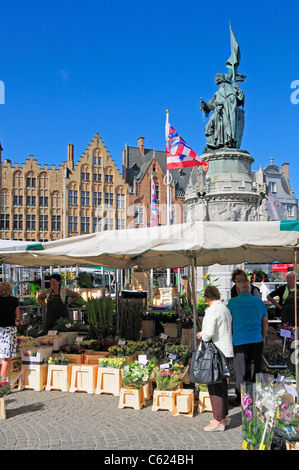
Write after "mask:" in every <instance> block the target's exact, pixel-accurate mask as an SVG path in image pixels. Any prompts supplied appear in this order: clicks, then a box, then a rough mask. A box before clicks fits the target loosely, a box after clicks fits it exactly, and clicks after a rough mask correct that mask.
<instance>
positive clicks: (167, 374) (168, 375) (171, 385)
mask: <svg viewBox="0 0 299 470" xmlns="http://www.w3.org/2000/svg"><path fill="white" fill-rule="evenodd" d="M184 373H185V368H184V365H183V364H181V363H178V364H173V366H172V368H171V369H163V368H162V369H161V368H160V369H159V370H158V371H157V373H156V375H155V380H156V383H157V390H166V391H167V390H175V389H177V388H178V386H179V384H180V383H181V382H182V380H183V378H184Z"/></svg>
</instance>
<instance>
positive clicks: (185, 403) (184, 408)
mask: <svg viewBox="0 0 299 470" xmlns="http://www.w3.org/2000/svg"><path fill="white" fill-rule="evenodd" d="M193 413H194V390H188V389H180V390H175V391H174V393H173V405H172V415H173V416H187V417H190V418H192V417H193Z"/></svg>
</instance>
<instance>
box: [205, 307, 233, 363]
mask: <svg viewBox="0 0 299 470" xmlns="http://www.w3.org/2000/svg"><path fill="white" fill-rule="evenodd" d="M200 339H202V340H203V341H210V340H212V341H213V342H214V344H215V345H216V346H217V348H219V349H220V350H221V351H222V352H223V354H224V355H225V356H226V357H233V356H234V350H233V340H232V316H231V313H230V311H229V310H228V308H227V307H226V306H225V304H224V303H223V302H222V301H221V300H214V301H213V302H212V303H211V305H210V306H209V307H208V308H206V310H205V316H204V318H203V323H202V331H201V335H200Z"/></svg>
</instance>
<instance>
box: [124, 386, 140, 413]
mask: <svg viewBox="0 0 299 470" xmlns="http://www.w3.org/2000/svg"><path fill="white" fill-rule="evenodd" d="M144 406H145V398H144V393H143V387H141V388H139V389H133V388H127V387H122V388H121V390H120V396H119V404H118V408H134V410H141V408H143V407H144Z"/></svg>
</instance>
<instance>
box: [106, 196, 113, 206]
mask: <svg viewBox="0 0 299 470" xmlns="http://www.w3.org/2000/svg"><path fill="white" fill-rule="evenodd" d="M105 204H106V205H107V206H113V193H105Z"/></svg>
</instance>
